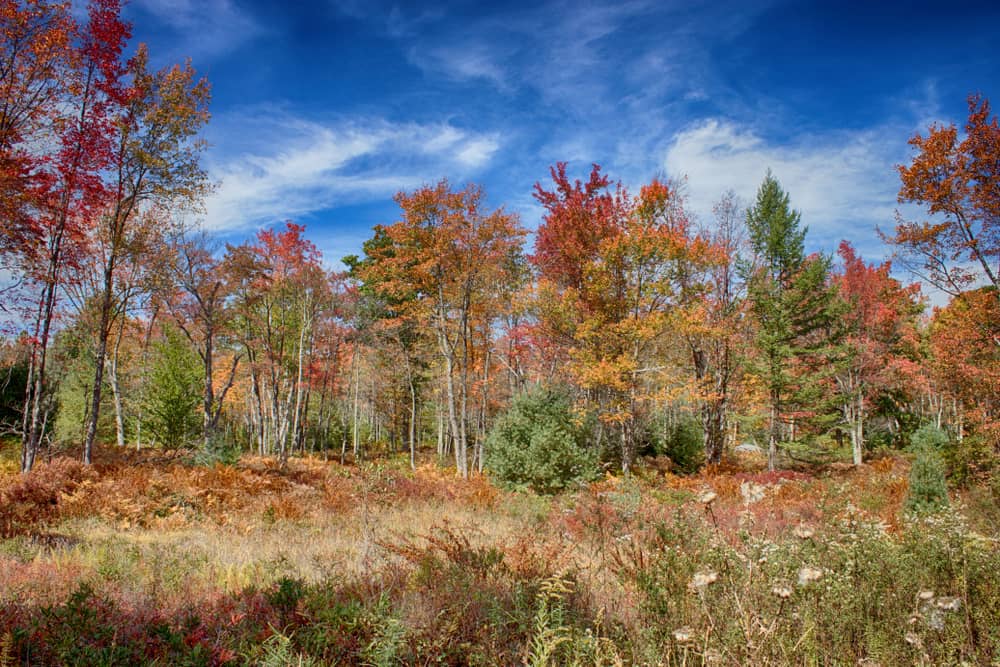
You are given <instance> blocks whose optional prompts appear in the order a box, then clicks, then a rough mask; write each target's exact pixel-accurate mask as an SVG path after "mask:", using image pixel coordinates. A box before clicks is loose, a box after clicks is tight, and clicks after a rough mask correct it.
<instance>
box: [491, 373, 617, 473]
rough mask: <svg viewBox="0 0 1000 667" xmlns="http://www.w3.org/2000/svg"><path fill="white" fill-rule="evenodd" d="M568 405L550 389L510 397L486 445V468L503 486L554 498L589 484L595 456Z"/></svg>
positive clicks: (584, 431) (593, 471)
mask: <svg viewBox="0 0 1000 667" xmlns="http://www.w3.org/2000/svg"><path fill="white" fill-rule="evenodd" d="M585 443H586V430H585V429H584V428H583V427H582V425H581V424H579V423H578V421H577V420H576V418H575V416H574V415H573V412H572V410H571V406H570V401H569V399H568V398H567V397H566V396H565V394H562V393H560V392H558V391H556V390H554V389H551V388H537V389H534V390H532V391H529V392H526V393H524V394H521V395H520V396H518V397H516V398H515V399H514V401H513V403H512V404H511V407H510V409H509V410H508V411H507V412H506V414H504V415H503V416H502V417H500V419H498V420H497V422H496V424H495V425H494V426H493V429H492V430H491V431H490V434H489V437H488V438H487V440H486V467H487V468H488V469H489V470H490V472H491V473H492V474H493V475H494V476H495V477H496V478H497V479H498V480H499V481H500V482H501V483H502V484H504V485H506V486H508V487H511V488H524V487H528V488H531V489H533V490H535V491H536V492H538V493H556V492H558V491H561V490H563V489H565V488H568V487H570V486H572V485H574V484H578V483H581V482H586V481H588V480H591V479H593V478H594V477H595V476H596V475H597V472H598V469H597V456H596V454H595V452H593V451H591V450H590V449H588V448H587V447H586V444H585Z"/></svg>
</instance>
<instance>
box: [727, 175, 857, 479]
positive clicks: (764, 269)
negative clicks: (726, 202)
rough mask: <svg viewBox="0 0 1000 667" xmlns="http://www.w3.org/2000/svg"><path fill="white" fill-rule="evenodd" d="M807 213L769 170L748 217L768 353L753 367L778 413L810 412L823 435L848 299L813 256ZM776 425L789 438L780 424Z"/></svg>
mask: <svg viewBox="0 0 1000 667" xmlns="http://www.w3.org/2000/svg"><path fill="white" fill-rule="evenodd" d="M800 217H801V216H800V215H799V212H798V211H795V210H792V208H791V206H790V204H789V196H788V194H787V193H786V192H784V190H782V188H781V185H780V184H779V183H778V181H777V180H776V179H775V178H774V177H773V176H772V175H771V173H770V171H769V172H768V173H767V176H766V177H765V178H764V182H763V183H762V184H761V186H760V189H759V190H758V191H757V200H756V202H755V204H754V206H752V207H751V208H750V209H749V210H748V211H747V217H746V219H747V228H748V230H749V232H750V242H751V246H752V247H753V251H754V254H755V255H756V265H755V266H745V267H744V273H745V274H746V275H747V295H748V297H749V300H750V303H751V306H752V309H753V313H754V316H755V319H756V322H757V337H756V346H757V348H758V350H759V351H760V353H761V354H760V356H759V361H758V362H757V363H756V364H755V367H754V368H753V372H754V373H755V374H756V375H757V376H758V377H760V378H761V380H762V381H763V383H764V385H765V386H766V387H767V391H768V398H769V402H770V404H771V407H772V409H773V410H774V412H775V413H778V414H780V413H783V412H788V411H790V410H800V411H806V412H808V413H810V414H811V415H812V416H811V418H810V419H809V420H808V423H811V425H812V426H813V430H814V431H817V432H822V431H823V430H825V429H826V428H828V427H829V426H830V425H831V424H832V423H833V420H834V418H835V415H836V413H837V405H836V403H835V402H834V401H832V400H831V397H830V396H829V392H828V391H826V389H825V384H824V381H825V379H826V378H828V377H829V376H830V375H831V374H832V373H833V372H834V370H835V365H836V363H837V362H838V360H839V357H841V356H842V351H841V350H840V349H839V341H840V340H841V339H842V337H843V332H842V331H841V327H840V326H839V325H838V321H839V320H840V319H841V318H840V314H841V313H842V312H843V309H844V308H845V304H844V303H843V301H842V300H841V299H840V298H839V296H838V292H837V289H836V287H835V286H834V285H832V284H831V283H830V281H829V274H830V268H831V261H830V258H829V257H826V256H823V255H819V256H813V257H806V256H805V251H804V249H803V248H804V240H805V235H806V232H807V228H805V227H802V228H800V227H799V222H800ZM805 421H807V420H805V419H802V418H800V420H799V423H800V426H801V425H803V423H802V422H805ZM772 428H774V429H775V433H774V435H775V440H781V439H782V438H781V437H780V436H779V433H778V425H777V422H776V423H775V424H773V425H772ZM770 463H771V464H773V463H774V462H773V460H771V461H770Z"/></svg>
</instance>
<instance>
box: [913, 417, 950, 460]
mask: <svg viewBox="0 0 1000 667" xmlns="http://www.w3.org/2000/svg"><path fill="white" fill-rule="evenodd" d="M950 443H951V438H949V437H948V433H947V432H946V431H945V430H944V429H940V428H938V427H937V426H935V425H934V424H924V425H923V426H921V427H920V428H918V429H917V430H916V431H914V432H913V435H911V436H910V448H911V449H913V450H915V451H917V452H920V451H922V450H925V449H928V450H931V451H935V452H938V453H941V452H944V450H945V449H946V448H947V447H948V445H949V444H950Z"/></svg>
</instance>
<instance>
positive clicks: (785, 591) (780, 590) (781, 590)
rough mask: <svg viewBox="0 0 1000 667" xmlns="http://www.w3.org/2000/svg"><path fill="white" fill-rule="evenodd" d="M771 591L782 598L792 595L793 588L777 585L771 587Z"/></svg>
mask: <svg viewBox="0 0 1000 667" xmlns="http://www.w3.org/2000/svg"><path fill="white" fill-rule="evenodd" d="M771 592H772V593H774V594H775V595H777V596H778V597H779V598H781V599H782V600H784V599H786V598H789V597H791V596H792V589H791V588H789V587H788V586H775V587H774V588H772V589H771Z"/></svg>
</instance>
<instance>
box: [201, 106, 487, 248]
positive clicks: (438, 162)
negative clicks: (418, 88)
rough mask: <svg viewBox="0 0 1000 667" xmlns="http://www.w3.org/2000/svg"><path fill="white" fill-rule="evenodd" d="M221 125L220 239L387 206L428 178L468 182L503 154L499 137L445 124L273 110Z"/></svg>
mask: <svg viewBox="0 0 1000 667" xmlns="http://www.w3.org/2000/svg"><path fill="white" fill-rule="evenodd" d="M219 126H220V129H219V130H217V131H219V132H221V133H222V134H221V136H222V139H221V143H222V145H221V146H220V147H219V148H220V149H222V150H223V151H224V152H225V155H226V157H225V158H222V159H219V158H218V157H214V158H213V160H212V163H211V164H210V167H209V171H210V174H211V176H212V178H213V179H214V180H216V181H217V182H218V184H219V185H218V188H217V190H216V192H215V193H213V194H212V195H211V196H210V197H209V198H208V201H207V202H206V216H205V223H206V226H207V227H208V228H209V229H213V230H235V229H240V228H248V227H253V226H257V225H262V224H271V223H273V222H276V221H280V220H284V219H287V218H295V217H298V216H303V215H309V214H312V213H315V212H318V211H323V210H327V209H330V208H333V207H336V206H342V205H347V204H355V203H359V202H366V201H373V200H385V199H388V198H390V197H391V196H392V195H393V194H395V192H397V191H398V190H401V189H408V188H413V187H416V186H418V185H420V184H421V183H423V182H425V181H426V180H427V179H428V178H429V176H428V175H435V176H438V175H440V176H449V177H452V178H455V179H462V178H465V177H467V176H468V175H470V174H472V173H475V172H476V171H477V170H478V169H480V168H482V167H483V166H485V165H486V164H487V163H488V162H489V161H490V159H491V158H492V156H493V154H494V153H495V152H496V151H497V150H498V149H499V147H500V141H499V138H498V136H497V135H493V134H482V133H475V132H470V131H467V130H463V129H460V128H457V127H454V126H452V125H450V124H447V123H434V124H418V123H392V122H388V121H384V120H367V119H365V120H362V119H340V120H336V121H333V122H318V121H315V120H309V119H304V118H301V117H297V116H292V115H289V114H286V113H283V112H281V111H278V110H274V109H266V110H255V111H254V112H244V113H238V114H230V115H229V116H228V117H225V118H223V119H221V120H220V123H219Z"/></svg>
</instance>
